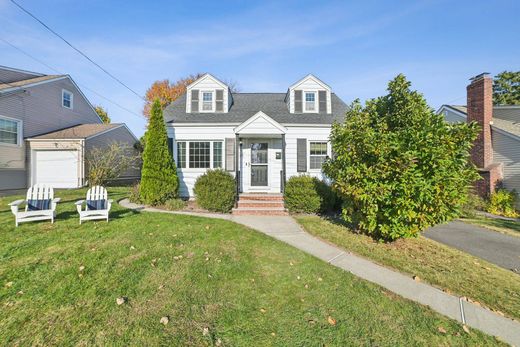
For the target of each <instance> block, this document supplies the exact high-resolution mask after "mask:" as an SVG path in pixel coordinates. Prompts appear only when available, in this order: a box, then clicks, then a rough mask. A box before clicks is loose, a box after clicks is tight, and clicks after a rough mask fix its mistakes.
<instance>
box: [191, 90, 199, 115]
mask: <svg viewBox="0 0 520 347" xmlns="http://www.w3.org/2000/svg"><path fill="white" fill-rule="evenodd" d="M191 112H199V90H198V89H192V90H191Z"/></svg>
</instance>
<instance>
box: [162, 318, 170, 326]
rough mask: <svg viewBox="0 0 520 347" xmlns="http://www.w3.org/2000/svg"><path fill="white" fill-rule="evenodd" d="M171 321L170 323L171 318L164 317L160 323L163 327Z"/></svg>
mask: <svg viewBox="0 0 520 347" xmlns="http://www.w3.org/2000/svg"><path fill="white" fill-rule="evenodd" d="M169 321H170V317H168V316H164V317H162V318H161V320H160V322H161V324H162V325H166V324H168V322H169Z"/></svg>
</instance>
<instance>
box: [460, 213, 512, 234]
mask: <svg viewBox="0 0 520 347" xmlns="http://www.w3.org/2000/svg"><path fill="white" fill-rule="evenodd" d="M462 221H463V222H466V223H470V224H475V225H479V226H482V227H485V228H488V229H491V230H494V231H498V232H501V233H503V234H507V235H511V236H519V237H520V222H518V221H509V220H502V219H495V218H488V217H484V216H475V217H473V218H464V219H462Z"/></svg>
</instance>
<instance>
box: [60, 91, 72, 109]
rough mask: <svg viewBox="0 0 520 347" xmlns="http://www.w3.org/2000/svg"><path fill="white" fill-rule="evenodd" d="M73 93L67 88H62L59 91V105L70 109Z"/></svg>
mask: <svg viewBox="0 0 520 347" xmlns="http://www.w3.org/2000/svg"><path fill="white" fill-rule="evenodd" d="M73 100H74V95H73V94H72V93H71V92H69V91H68V90H65V89H63V90H62V91H61V106H63V107H65V108H70V109H72V107H73Z"/></svg>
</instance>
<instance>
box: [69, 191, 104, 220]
mask: <svg viewBox="0 0 520 347" xmlns="http://www.w3.org/2000/svg"><path fill="white" fill-rule="evenodd" d="M107 197H108V194H107V190H106V189H105V188H104V187H101V186H94V187H92V188H90V189H89V190H88V192H87V199H86V200H79V201H76V209H77V210H78V213H79V224H81V222H82V221H84V220H92V219H106V220H107V222H108V213H109V211H110V207H111V206H112V200H111V199H107ZM83 204H85V209H83Z"/></svg>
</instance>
